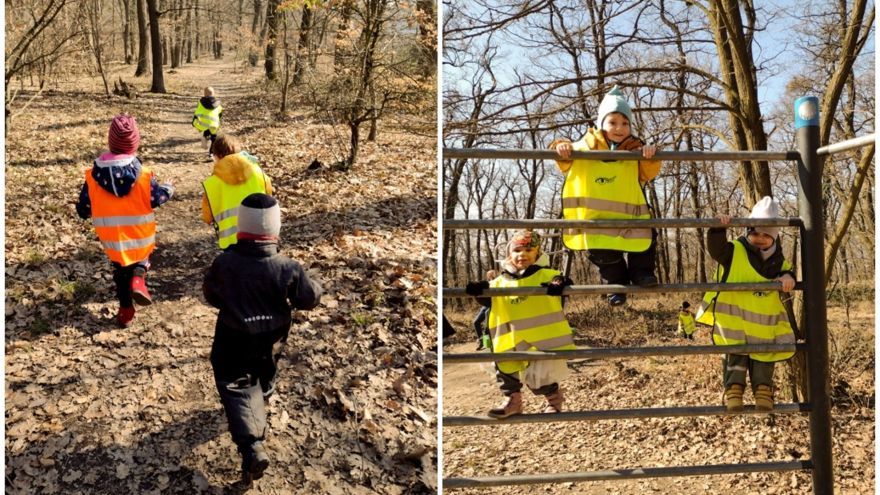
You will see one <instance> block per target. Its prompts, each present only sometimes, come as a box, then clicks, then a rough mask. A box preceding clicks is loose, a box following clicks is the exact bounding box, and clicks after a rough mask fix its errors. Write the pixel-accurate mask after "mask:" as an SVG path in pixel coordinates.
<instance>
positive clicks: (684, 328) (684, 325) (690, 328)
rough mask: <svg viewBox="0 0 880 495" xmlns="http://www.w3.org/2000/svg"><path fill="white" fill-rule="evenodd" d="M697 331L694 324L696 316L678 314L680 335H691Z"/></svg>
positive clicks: (687, 313)
mask: <svg viewBox="0 0 880 495" xmlns="http://www.w3.org/2000/svg"><path fill="white" fill-rule="evenodd" d="M696 329H697V324H696V323H695V322H694V315H692V314H691V313H690V312H686V313H685V312H681V311H679V312H678V333H679V334H681V335H690V334H692V333H694V331H695V330H696Z"/></svg>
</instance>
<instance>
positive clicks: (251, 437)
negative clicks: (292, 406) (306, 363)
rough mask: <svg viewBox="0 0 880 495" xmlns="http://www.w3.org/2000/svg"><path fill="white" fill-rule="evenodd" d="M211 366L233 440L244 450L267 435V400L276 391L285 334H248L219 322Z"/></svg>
mask: <svg viewBox="0 0 880 495" xmlns="http://www.w3.org/2000/svg"><path fill="white" fill-rule="evenodd" d="M216 332H217V333H215V336H214V345H213V346H212V348H211V367H212V369H213V371H214V383H215V384H216V386H217V392H218V393H219V394H220V403H221V404H223V410H224V412H225V413H226V421H227V423H228V424H229V433H230V434H231V435H232V441H233V442H235V444H236V445H237V446H238V449H239V451H241V452H243V451H244V449H247V448H248V447H249V446H250V445H251V444H253V443H254V442H256V441H262V440H264V439H265V438H266V433H267V431H268V425H267V422H266V400H267V399H268V398H269V396H270V395H272V393H273V392H274V391H275V379H276V376H277V372H278V358H279V357H280V354H275V353H274V352H273V347H275V346H277V347H278V349H280V346H281V343H280V341H281V339H282V338H283V336H286V333H283V334H277V333H273V334H270V335H259V336H249V335H242V334H238V333H231V332H233V331H231V330H230V329H228V328H226V327H223V325H222V324H220V322H218V323H217V329H216Z"/></svg>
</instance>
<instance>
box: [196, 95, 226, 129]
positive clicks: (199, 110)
mask: <svg viewBox="0 0 880 495" xmlns="http://www.w3.org/2000/svg"><path fill="white" fill-rule="evenodd" d="M222 110H223V107H222V106H218V107H216V108H212V109H211V110H208V109H207V108H205V107H204V106H203V105H202V102H199V106H197V107H196V111H195V113H194V115H195V118H196V120H195V121H193V126H194V127H195V128H196V129H198V130H199V131H201V132H205V131H206V130H210V131H211V134H217V131H219V130H220V112H221V111H222Z"/></svg>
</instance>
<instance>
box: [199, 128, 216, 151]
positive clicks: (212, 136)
mask: <svg viewBox="0 0 880 495" xmlns="http://www.w3.org/2000/svg"><path fill="white" fill-rule="evenodd" d="M202 135H203V136H205V139H207V140H208V141H211V146H210V147H209V148H208V153H213V151H214V140H216V139H217V135H216V134H211V130H210V129H205V132H203V133H202Z"/></svg>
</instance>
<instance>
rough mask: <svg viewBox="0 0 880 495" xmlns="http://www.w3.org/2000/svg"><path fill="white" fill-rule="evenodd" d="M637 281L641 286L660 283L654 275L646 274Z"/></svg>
mask: <svg viewBox="0 0 880 495" xmlns="http://www.w3.org/2000/svg"><path fill="white" fill-rule="evenodd" d="M635 282H636V285H638V286H639V287H657V285H658V284H659V283H660V282H659V281H657V277H655V276H654V275H646V276H644V277H642V278H640V279H638V280H636V281H635Z"/></svg>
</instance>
